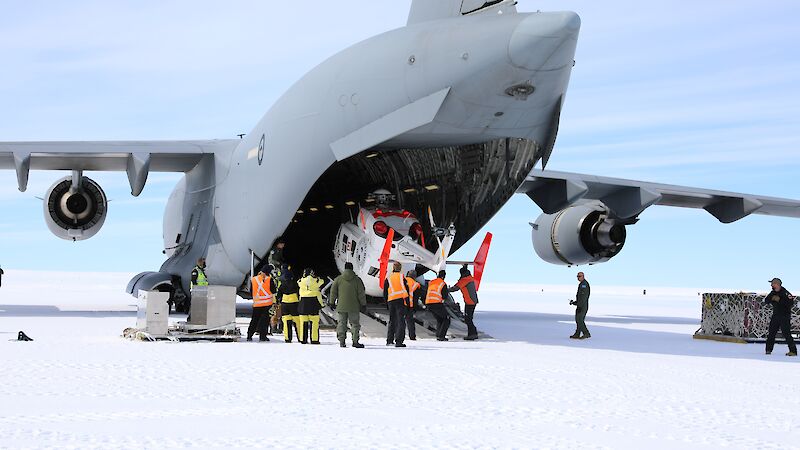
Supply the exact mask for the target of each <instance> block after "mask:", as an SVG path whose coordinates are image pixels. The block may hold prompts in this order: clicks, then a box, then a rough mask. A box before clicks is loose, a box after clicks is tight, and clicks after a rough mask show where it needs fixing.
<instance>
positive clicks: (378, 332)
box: [320, 295, 492, 339]
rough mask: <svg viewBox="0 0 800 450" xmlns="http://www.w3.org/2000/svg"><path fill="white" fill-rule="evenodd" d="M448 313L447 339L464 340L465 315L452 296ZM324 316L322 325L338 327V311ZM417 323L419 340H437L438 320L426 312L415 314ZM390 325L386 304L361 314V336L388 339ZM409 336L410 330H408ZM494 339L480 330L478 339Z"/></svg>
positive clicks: (327, 309) (369, 307)
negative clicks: (387, 333) (387, 330)
mask: <svg viewBox="0 0 800 450" xmlns="http://www.w3.org/2000/svg"><path fill="white" fill-rule="evenodd" d="M445 305H446V306H447V312H448V313H449V315H450V328H449V329H448V330H447V337H448V338H453V339H463V338H464V337H466V336H467V324H466V323H464V318H463V313H462V312H461V309H460V308H459V306H458V304H457V303H456V302H455V301H454V300H453V297H452V295H450V296H449V298H448V300H447V301H445ZM320 315H321V316H322V318H321V320H320V324H322V323H330V324H331V326H333V327H335V326H336V311H335V310H333V309H331V307H329V306H326V307H325V308H323V309H322V311H320ZM414 321H415V322H416V325H417V326H416V332H417V339H436V318H435V317H434V316H433V315H432V314H431V313H429V312H428V311H425V310H417V311H415V312H414ZM388 323H389V308H388V306H387V305H386V303H385V302H381V303H377V304H374V303H368V304H367V313H366V314H364V313H361V334H362V335H363V336H365V337H370V338H376V337H380V338H386V328H387V326H388ZM406 335H408V328H406ZM491 338H492V337H491V336H489V335H488V334H486V333H483V332H482V331H480V330H478V339H491Z"/></svg>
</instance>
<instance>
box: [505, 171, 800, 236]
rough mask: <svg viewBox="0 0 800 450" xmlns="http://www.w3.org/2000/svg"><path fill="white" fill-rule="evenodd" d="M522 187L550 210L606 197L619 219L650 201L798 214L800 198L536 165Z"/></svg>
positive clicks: (723, 213)
mask: <svg viewBox="0 0 800 450" xmlns="http://www.w3.org/2000/svg"><path fill="white" fill-rule="evenodd" d="M517 192H518V193H523V194H527V195H528V197H530V198H531V199H532V200H533V201H534V202H536V204H537V205H539V207H540V208H541V209H542V211H544V212H545V213H547V214H553V213H555V212H557V211H560V210H562V209H564V208H566V207H568V206H570V205H573V204H576V203H581V202H585V201H590V200H600V201H602V202H603V203H604V204H605V205H606V206H607V207H608V208H609V209H611V211H613V212H614V213H615V214H616V215H617V216H618V217H619V218H620V219H634V218H635V217H636V216H638V215H639V214H640V213H641V212H642V211H644V210H645V209H646V208H647V207H649V206H652V205H664V206H677V207H681V208H702V209H705V210H706V211H708V212H709V213H710V214H711V215H713V216H714V217H716V218H717V219H718V220H719V221H720V222H722V223H731V222H735V221H737V220H739V219H742V218H744V217H747V216H748V215H750V214H764V215H770V216H782V217H796V218H800V201H798V200H790V199H784V198H776V197H765V196H760V195H750V194H739V193H735V192H724V191H714V190H710V189H698V188H692V187H685V186H675V185H670V184H659V183H648V182H644V181H635V180H625V179H619V178H607V177H598V176H594V175H584V174H579V173H567V172H554V171H549V170H538V169H537V170H534V171H533V172H531V174H530V175H528V178H527V179H526V180H525V182H524V183H523V185H522V186H521V187H520V188H519V189H518V190H517Z"/></svg>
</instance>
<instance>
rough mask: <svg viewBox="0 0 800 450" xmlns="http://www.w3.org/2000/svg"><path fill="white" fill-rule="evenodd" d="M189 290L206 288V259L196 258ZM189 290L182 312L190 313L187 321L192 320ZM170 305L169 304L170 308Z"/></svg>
mask: <svg viewBox="0 0 800 450" xmlns="http://www.w3.org/2000/svg"><path fill="white" fill-rule="evenodd" d="M189 285H190V288H191V289H194V288H195V287H196V286H208V278H206V259H205V258H198V259H197V265H196V266H194V269H192V276H191V279H190V283H189ZM191 289H190V295H189V298H188V299H186V301H185V302H184V303H183V308H182V309H183V310H184V312H187V313H190V314H189V316H188V317H187V318H186V320H187V321H191V320H192V315H191V310H192V307H191V305H192V298H191ZM171 307H172V304H170V308H171ZM175 311H178V305H175Z"/></svg>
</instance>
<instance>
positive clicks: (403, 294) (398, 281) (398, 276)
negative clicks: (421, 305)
mask: <svg viewBox="0 0 800 450" xmlns="http://www.w3.org/2000/svg"><path fill="white" fill-rule="evenodd" d="M404 281H405V277H404V276H403V274H402V273H400V272H393V273H392V274H391V275H389V292H388V294H389V295H388V300H389V301H390V302H391V301H393V300H399V299H401V298H408V291H407V290H406V284H405V283H404Z"/></svg>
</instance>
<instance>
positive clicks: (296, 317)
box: [276, 270, 303, 343]
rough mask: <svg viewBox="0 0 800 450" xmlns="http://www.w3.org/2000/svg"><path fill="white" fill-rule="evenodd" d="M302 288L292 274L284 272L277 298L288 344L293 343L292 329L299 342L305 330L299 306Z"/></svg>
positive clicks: (284, 335) (284, 336)
mask: <svg viewBox="0 0 800 450" xmlns="http://www.w3.org/2000/svg"><path fill="white" fill-rule="evenodd" d="M299 292H300V287H299V286H298V285H297V281H296V280H295V279H294V276H293V275H292V272H291V271H289V270H284V271H283V281H281V286H280V287H279V288H278V293H277V295H276V298H277V299H278V302H279V303H280V307H281V320H282V321H283V340H284V341H285V342H287V343H289V342H292V328H294V331H295V333H297V340H298V341H299V340H300V337H301V334H300V333H301V332H300V330H302V329H303V322H302V321H301V319H300V312H299V311H298V306H299V305H300V295H299Z"/></svg>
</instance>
